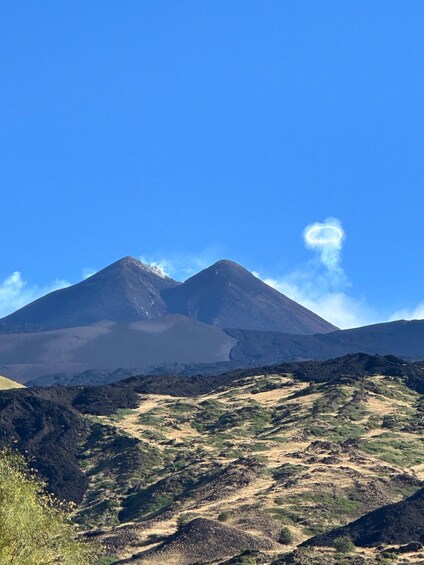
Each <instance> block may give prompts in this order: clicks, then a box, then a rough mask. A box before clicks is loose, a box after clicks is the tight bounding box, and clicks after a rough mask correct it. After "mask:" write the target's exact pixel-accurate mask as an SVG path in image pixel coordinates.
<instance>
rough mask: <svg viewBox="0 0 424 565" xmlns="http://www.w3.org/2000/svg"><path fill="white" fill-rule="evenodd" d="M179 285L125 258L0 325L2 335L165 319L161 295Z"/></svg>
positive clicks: (130, 258)
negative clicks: (103, 322) (105, 322)
mask: <svg viewBox="0 0 424 565" xmlns="http://www.w3.org/2000/svg"><path fill="white" fill-rule="evenodd" d="M179 284H180V283H178V282H176V281H174V280H172V279H171V278H169V277H167V276H164V275H163V274H162V273H161V272H160V271H159V270H158V269H155V268H154V267H150V266H148V265H145V264H144V263H141V262H140V261H137V260H136V259H134V258H133V257H124V258H123V259H121V260H119V261H116V263H113V264H112V265H109V266H108V267H106V268H105V269H103V270H101V271H99V272H98V273H96V274H95V275H93V276H91V277H89V278H87V279H85V280H83V281H82V282H80V283H78V284H75V285H73V286H70V287H68V288H63V289H61V290H56V291H55V292H51V293H50V294H47V295H46V296H43V297H42V298H39V299H38V300H35V301H34V302H31V304H28V305H27V306H24V307H23V308H21V309H20V310H18V311H17V312H14V313H13V314H10V315H9V316H6V317H5V318H3V319H2V320H0V333H5V332H13V333H18V332H34V331H45V330H53V329H63V328H70V327H77V326H89V325H91V324H94V323H96V322H101V321H104V320H110V321H113V322H126V323H130V322H136V321H140V320H150V319H152V318H158V317H159V316H162V315H163V314H164V313H165V311H166V305H165V303H164V301H163V299H162V297H161V295H160V292H161V290H163V289H165V288H172V287H175V286H177V285H179Z"/></svg>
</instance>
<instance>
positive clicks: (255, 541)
mask: <svg viewBox="0 0 424 565" xmlns="http://www.w3.org/2000/svg"><path fill="white" fill-rule="evenodd" d="M423 379H424V373H423V370H422V369H421V368H420V365H411V364H407V363H404V362H402V361H401V360H398V359H396V358H391V357H389V358H384V357H370V356H366V355H360V356H349V357H346V358H344V359H338V360H337V359H336V360H333V361H330V362H325V363H319V362H316V363H315V364H312V363H297V364H292V365H290V364H286V365H284V366H283V365H281V366H279V367H273V368H271V367H268V368H267V369H259V370H253V369H251V370H249V371H235V372H232V373H227V374H224V375H221V376H218V377H202V376H197V377H194V376H193V377H185V378H184V377H166V376H156V377H131V378H130V379H128V380H126V381H121V382H117V383H114V384H111V385H106V386H102V387H83V386H79V387H69V388H60V387H51V388H46V389H31V390H28V389H26V390H21V391H5V392H3V393H1V395H0V401H1V405H0V412H1V415H2V418H1V420H0V425H1V428H0V433H3V434H5V433H6V436H7V437H9V438H13V439H14V440H17V443H16V445H17V446H18V447H19V448H20V449H22V450H24V451H25V450H28V451H29V453H30V454H31V455H32V456H33V457H34V461H35V464H36V465H37V466H38V468H39V469H40V470H41V471H42V472H43V474H44V476H46V478H47V479H48V481H49V484H50V486H51V488H52V489H53V491H54V492H56V494H58V495H59V496H64V497H65V498H68V499H72V500H75V501H76V502H77V504H78V507H77V510H76V513H75V519H76V520H77V522H78V523H79V524H80V525H81V526H82V527H83V528H84V529H88V530H91V531H92V532H93V536H94V539H97V540H99V541H101V542H102V543H103V544H104V545H105V547H106V548H107V550H108V552H109V553H110V554H111V555H113V556H115V558H116V559H118V562H122V563H124V562H128V563H152V564H153V563H156V564H157V565H159V564H160V563H163V562H166V563H170V564H172V563H174V564H179V565H184V564H186V565H190V564H191V565H194V563H200V564H206V563H224V562H225V563H226V562H227V561H228V563H238V562H239V561H237V560H236V559H235V556H236V555H238V554H242V553H245V552H248V553H249V552H250V555H251V557H249V558H250V559H254V561H250V562H249V563H271V562H273V561H275V563H286V562H287V563H299V564H301V563H310V562H312V561H307V559H311V558H312V557H311V556H313V557H314V559H316V560H315V561H313V563H322V564H326V563H329V564H333V563H334V564H335V563H341V562H342V560H341V559H342V557H337V554H336V553H335V552H334V549H333V548H331V547H330V548H326V547H315V548H313V547H311V548H306V547H303V546H302V544H303V542H305V541H306V540H308V539H311V538H313V537H314V536H316V535H317V534H320V533H324V532H327V531H331V530H334V528H337V527H339V526H344V525H347V524H349V523H353V524H354V523H355V522H354V521H355V520H358V519H361V517H362V516H364V517H365V516H367V515H369V513H372V512H373V511H376V510H378V509H380V508H382V507H384V506H387V505H390V504H393V503H398V502H401V501H405V504H409V502H408V500H410V499H409V498H408V497H411V495H413V494H414V493H415V492H417V491H419V489H420V488H422V487H423V485H424V482H423V481H424V455H423V454H424V449H423V443H424V435H423V432H424V427H423V422H422V417H423V413H424V412H423V410H424V407H423V396H422V395H421V394H420V393H419V392H418V390H417V389H419V388H420V386H421V385H420V383H422V382H423ZM408 385H409V386H408ZM41 414H44V416H43V418H42V419H40V415H41ZM40 437H43V441H42V442H41V441H39V438H40ZM417 496H418V495H417ZM364 519H365V518H364ZM190 524H191V525H190ZM282 528H287V529H288V530H289V533H290V537H291V539H290V541H289V542H285V544H282V543H281V542H280V541H279V540H280V535H281V530H282ZM387 531H388V532H390V531H391V530H390V529H388V530H387ZM216 532H218V534H216ZM408 532H409V534H408ZM404 533H405V535H404V536H403V537H402V539H396V538H395V537H394V536H393V537H392V538H390V536H389V537H387V536H386V538H384V540H382V543H383V547H379V548H368V549H367V548H366V549H361V548H360V547H358V548H357V549H355V550H350V551H351V556H352V559H353V555H355V556H356V557H355V558H358V559H359V558H360V559H363V561H358V563H370V564H371V563H377V562H378V560H379V559H381V558H382V557H381V556H382V553H384V551H386V549H387V547H388V546H389V545H391V542H392V543H393V544H396V543H409V542H416V541H419V540H417V539H415V538H416V532H415V531H414V530H413V529H409V530H408V529H407V531H406V532H404ZM215 535H216V536H217V537H218V538H219V537H220V536H221V537H222V539H223V540H224V539H225V540H228V541H225V543H224V542H223V543H222V544H221V545H219V543H216V541H214V540H216V539H217V538H216V537H215V538H214V536H215ZM408 536H409V537H408ZM209 537H210V544H209V547H210V548H215V549H213V551H212V549H210V551H209V554H208V555H206V553H207V552H205V543H206V545H207V542H208V539H209ZM246 555H247V554H246ZM420 555H421V556H420ZM132 556H135V557H132ZM308 556H309V557H308ZM422 558H423V555H422V554H420V549H419V546H415V549H414V551H413V552H409V553H405V554H402V559H404V560H406V561H404V562H408V563H409V562H419V560H420V559H422ZM240 559H241V558H240ZM246 559H247V557H246ZM343 559H346V558H345V557H343ZM231 560H232V561H231ZM414 560H415V561H414ZM241 562H243V561H241ZM348 562H353V561H346V563H348Z"/></svg>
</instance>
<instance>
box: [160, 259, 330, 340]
mask: <svg viewBox="0 0 424 565" xmlns="http://www.w3.org/2000/svg"><path fill="white" fill-rule="evenodd" d="M161 295H162V297H163V299H164V300H165V302H166V303H167V306H168V309H169V311H170V312H173V313H179V314H184V315H186V316H189V317H191V318H195V319H196V320H199V321H201V322H204V323H206V324H210V325H214V326H218V327H220V328H241V329H256V330H267V331H271V330H272V331H278V332H286V333H291V334H315V333H326V332H331V331H334V330H335V329H337V328H336V327H335V326H333V325H332V324H330V323H329V322H326V321H325V320H323V319H322V318H320V317H319V316H317V315H316V314H314V313H313V312H310V311H309V310H307V309H306V308H304V307H303V306H300V304H297V303H296V302H294V301H293V300H290V299H289V298H287V297H286V296H284V295H283V294H281V293H280V292H278V291H277V290H275V289H273V288H271V287H270V286H268V285H267V284H265V283H263V282H262V281H261V280H259V279H258V278H257V277H255V276H254V275H252V273H250V272H249V271H247V270H246V269H244V268H243V267H241V266H240V265H237V263H233V262H232V261H218V263H215V264H214V265H212V266H211V267H209V268H207V269H205V270H203V271H201V272H200V273H198V274H197V275H195V276H194V277H191V278H190V279H188V280H187V281H186V282H185V283H183V284H182V285H179V286H178V287H173V288H167V289H164V290H163V291H162V292H161Z"/></svg>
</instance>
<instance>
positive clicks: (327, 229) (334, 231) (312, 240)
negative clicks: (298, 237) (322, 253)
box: [305, 224, 344, 246]
mask: <svg viewBox="0 0 424 565" xmlns="http://www.w3.org/2000/svg"><path fill="white" fill-rule="evenodd" d="M343 237H344V231H343V229H341V228H339V227H338V226H334V225H331V224H321V225H315V226H311V227H310V228H309V229H307V230H306V233H305V239H306V241H307V243H308V244H309V245H311V246H315V245H317V246H318V245H323V246H324V245H334V246H338V245H340V243H341V241H342V239H343Z"/></svg>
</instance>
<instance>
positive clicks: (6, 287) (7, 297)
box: [0, 271, 70, 318]
mask: <svg viewBox="0 0 424 565" xmlns="http://www.w3.org/2000/svg"><path fill="white" fill-rule="evenodd" d="M69 285H70V283H69V282H68V281H66V280H63V279H57V280H55V281H54V282H53V283H52V284H50V285H47V286H39V285H29V284H28V283H27V282H26V281H25V280H24V279H23V278H22V275H21V273H20V272H19V271H15V272H14V273H12V274H11V275H10V276H9V277H7V278H6V279H4V280H3V282H1V283H0V318H2V317H3V316H7V314H10V313H11V312H14V311H15V310H18V309H19V308H22V306H25V305H26V304H28V303H29V302H32V301H33V300H36V299H37V298H39V297H40V296H43V295H44V294H47V293H48V292H52V291H53V290H58V289H59V288H64V287H66V286H69Z"/></svg>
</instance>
